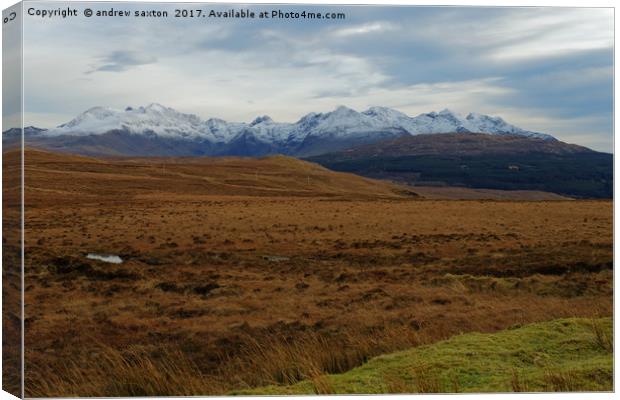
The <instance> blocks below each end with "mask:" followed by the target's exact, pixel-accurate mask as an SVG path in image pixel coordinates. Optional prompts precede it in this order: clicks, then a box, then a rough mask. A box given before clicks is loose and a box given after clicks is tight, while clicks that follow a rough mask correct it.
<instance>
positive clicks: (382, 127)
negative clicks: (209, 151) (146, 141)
mask: <svg viewBox="0 0 620 400" xmlns="http://www.w3.org/2000/svg"><path fill="white" fill-rule="evenodd" d="M112 130H120V131H126V132H129V133H130V134H146V135H155V136H158V137H161V138H166V139H183V140H197V141H208V142H210V143H216V144H226V143H233V142H235V141H237V140H239V138H248V137H253V138H254V139H253V140H254V141H258V142H263V143H265V144H269V145H275V146H285V147H286V148H287V149H289V150H291V149H293V148H294V147H295V146H299V145H302V144H303V143H307V142H309V141H314V142H316V141H318V140H336V141H341V142H344V141H355V140H356V139H359V140H362V141H366V142H367V141H369V140H370V139H372V138H374V137H376V138H377V140H379V139H383V138H386V137H390V136H398V135H403V134H411V135H417V134H428V133H450V132H474V133H488V134H496V135H520V136H526V137H535V138H541V139H545V140H554V138H553V137H552V136H550V135H546V134H543V133H537V132H531V131H527V130H523V129H521V128H518V127H516V126H514V125H510V124H508V123H506V122H505V121H504V120H503V119H502V118H499V117H491V116H488V115H483V114H476V113H470V114H469V115H467V116H466V117H463V116H461V115H459V114H457V113H454V112H452V111H450V110H447V109H446V110H443V111H440V112H430V113H426V114H420V115H418V116H416V117H409V116H408V115H406V114H404V113H402V112H400V111H397V110H394V109H391V108H387V107H371V108H369V109H368V110H366V111H364V112H361V113H360V112H357V111H355V110H353V109H351V108H348V107H345V106H340V107H337V108H336V109H335V110H333V111H331V112H325V113H314V112H313V113H309V114H307V115H305V116H304V117H302V118H301V119H300V120H299V121H297V122H295V123H278V122H275V121H273V119H271V118H270V117H269V116H266V115H264V116H259V117H257V118H255V119H254V120H253V121H252V122H250V123H243V122H227V121H224V120H222V119H218V118H210V119H208V120H206V121H205V120H202V119H201V118H200V117H198V116H196V115H194V114H184V113H180V112H178V111H176V110H174V109H172V108H169V107H165V106H162V105H160V104H156V103H153V104H150V105H148V106H146V107H138V108H132V107H127V108H126V109H125V110H115V109H111V108H106V107H93V108H91V109H89V110H87V111H85V112H83V113H82V114H80V115H78V116H77V117H75V118H74V119H72V120H71V121H69V122H67V123H65V124H63V125H60V126H59V127H57V128H54V129H50V130H48V131H46V132H45V134H46V135H49V136H60V135H73V136H79V135H98V134H103V133H106V132H110V131H112Z"/></svg>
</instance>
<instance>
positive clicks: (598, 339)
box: [590, 319, 614, 353]
mask: <svg viewBox="0 0 620 400" xmlns="http://www.w3.org/2000/svg"><path fill="white" fill-rule="evenodd" d="M590 326H591V328H592V333H593V334H594V343H595V344H596V345H597V346H598V347H600V348H601V349H603V350H605V351H608V352H610V353H611V352H613V350H614V338H613V335H609V334H608V333H607V331H606V330H605V329H603V327H602V325H601V322H600V321H598V320H596V319H592V320H591V322H590Z"/></svg>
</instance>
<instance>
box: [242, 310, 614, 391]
mask: <svg viewBox="0 0 620 400" xmlns="http://www.w3.org/2000/svg"><path fill="white" fill-rule="evenodd" d="M595 321H596V324H597V326H598V327H599V328H600V330H601V331H602V332H604V333H605V335H610V336H611V331H612V324H611V319H610V318H600V319H596V320H595ZM595 337H596V335H595V334H594V333H593V331H592V323H591V321H590V320H588V319H585V318H569V319H560V320H554V321H549V322H542V323H537V324H531V325H525V326H522V327H519V328H515V329H508V330H504V331H500V332H498V333H495V334H479V333H469V334H463V335H459V336H456V337H453V338H451V339H449V340H445V341H442V342H439V343H435V344H431V345H423V346H419V347H416V348H412V349H409V350H405V351H401V352H396V353H393V354H389V355H384V356H379V357H376V358H374V359H372V360H370V361H369V362H368V363H366V364H365V365H363V366H361V367H358V368H355V369H353V370H351V371H349V372H347V373H344V374H336V375H331V376H330V377H329V378H330V383H331V388H332V389H333V392H334V393H340V394H347V393H437V392H446V393H447V392H510V391H518V392H542V391H610V390H612V386H613V374H612V366H613V357H612V353H611V352H610V351H608V349H606V348H603V347H601V346H597V345H595V344H594V342H593V341H594V340H595ZM601 337H604V336H601ZM235 393H239V394H271V395H273V394H307V393H314V391H313V386H312V385H311V384H309V383H308V382H307V381H302V382H298V383H297V384H294V385H287V386H268V387H262V388H258V389H253V390H247V391H239V392H235Z"/></svg>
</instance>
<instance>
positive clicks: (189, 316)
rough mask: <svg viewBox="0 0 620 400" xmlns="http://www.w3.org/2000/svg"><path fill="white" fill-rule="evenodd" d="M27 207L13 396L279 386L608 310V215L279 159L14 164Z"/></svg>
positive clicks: (572, 204)
mask: <svg viewBox="0 0 620 400" xmlns="http://www.w3.org/2000/svg"><path fill="white" fill-rule="evenodd" d="M5 157H6V155H5ZM25 195H26V294H25V296H26V321H25V323H26V338H25V340H26V347H27V352H26V395H27V396H68V395H91V396H92V395H97V396H115V395H154V394H159V395H164V394H168V395H190V394H193V395H197V394H203V395H204V394H222V393H228V392H231V391H235V390H243V389H248V388H256V387H262V386H266V385H274V384H276V385H277V384H287V385H288V384H294V383H296V382H297V381H301V380H305V379H311V378H312V377H317V376H323V375H324V374H335V373H342V372H345V371H348V370H351V369H352V368H354V367H357V366H359V365H361V364H363V363H364V362H365V361H367V360H368V359H369V358H371V357H374V356H378V355H380V354H385V353H391V352H394V351H398V350H404V349H408V348H411V347H412V346H418V345H422V344H429V343H434V342H437V341H440V340H443V339H447V338H449V337H452V336H454V335H456V334H459V333H464V332H472V331H477V332H495V331H498V330H501V329H506V328H509V327H512V326H515V325H523V324H527V323H531V322H537V321H547V320H551V319H556V318H565V317H595V316H596V317H599V316H600V317H608V316H611V313H612V260H613V257H612V222H613V221H612V202H611V201H604V200H600V201H584V200H569V201H487V200H467V201H454V200H428V199H423V198H422V197H420V196H419V195H418V194H416V193H415V188H411V187H409V188H407V187H404V186H397V185H393V184H390V183H387V182H380V181H373V180H370V179H365V178H360V177H357V176H354V175H349V174H340V173H333V172H331V171H329V170H327V169H324V168H322V167H319V166H316V165H314V164H310V163H306V162H303V161H299V160H294V159H290V158H286V157H271V158H266V159H260V160H256V159H235V158H229V159H178V158H177V159H122V160H95V159H89V158H83V157H75V156H67V155H56V154H51V153H45V152H39V151H30V150H29V151H27V152H26V189H25ZM7 245H9V246H10V245H12V243H7ZM89 253H97V254H109V255H117V256H120V257H121V258H122V259H123V263H122V264H110V263H105V262H102V261H97V260H91V259H87V258H86V255H87V254H89ZM145 371H146V372H145ZM147 372H148V373H147ZM387 379H389V378H387ZM492 390H493V389H492Z"/></svg>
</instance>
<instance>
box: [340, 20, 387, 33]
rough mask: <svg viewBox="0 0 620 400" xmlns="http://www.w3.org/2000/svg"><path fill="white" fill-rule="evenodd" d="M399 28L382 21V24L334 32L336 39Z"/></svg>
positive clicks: (376, 23) (359, 26) (353, 27)
mask: <svg viewBox="0 0 620 400" xmlns="http://www.w3.org/2000/svg"><path fill="white" fill-rule="evenodd" d="M396 29H397V27H396V26H395V25H394V24H391V23H389V22H385V21H381V22H371V23H368V24H362V25H356V26H350V27H347V28H341V29H335V30H334V31H333V36H336V37H348V36H357V35H366V34H369V33H374V34H376V33H380V32H388V31H393V30H396Z"/></svg>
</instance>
